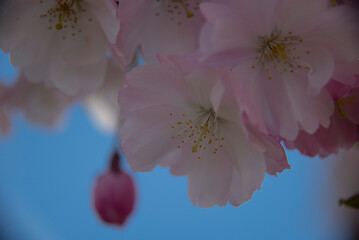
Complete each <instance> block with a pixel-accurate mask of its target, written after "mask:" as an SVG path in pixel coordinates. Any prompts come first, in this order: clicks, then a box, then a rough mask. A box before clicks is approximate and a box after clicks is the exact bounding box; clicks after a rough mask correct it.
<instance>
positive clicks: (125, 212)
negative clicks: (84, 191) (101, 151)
mask: <svg viewBox="0 0 359 240" xmlns="http://www.w3.org/2000/svg"><path fill="white" fill-rule="evenodd" d="M119 160H120V157H119V155H118V153H115V154H114V155H113V157H112V161H111V164H110V169H109V170H108V172H107V173H105V174H103V175H101V176H100V177H99V178H98V179H97V181H96V184H95V188H94V205H95V208H96V211H97V213H98V215H99V216H100V218H101V219H102V220H103V221H104V222H106V223H109V224H115V225H119V226H122V225H123V224H124V223H125V222H126V219H127V218H128V217H129V215H130V214H131V212H132V210H133V208H134V205H135V187H134V184H133V181H132V178H131V176H130V175H128V174H127V173H125V172H123V171H121V170H120V169H119Z"/></svg>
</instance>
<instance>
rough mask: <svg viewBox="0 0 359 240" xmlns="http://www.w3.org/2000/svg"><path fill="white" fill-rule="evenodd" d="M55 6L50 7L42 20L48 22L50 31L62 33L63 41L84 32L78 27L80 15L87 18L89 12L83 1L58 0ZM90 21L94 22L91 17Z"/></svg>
mask: <svg viewBox="0 0 359 240" xmlns="http://www.w3.org/2000/svg"><path fill="white" fill-rule="evenodd" d="M44 2H45V1H44V0H40V4H44ZM55 2H56V3H55V5H53V6H52V7H50V8H49V9H48V10H46V12H45V13H44V14H41V15H40V18H41V19H43V20H47V22H48V24H49V27H48V29H49V30H53V29H55V30H57V31H59V32H62V33H63V35H62V39H63V40H65V39H66V36H67V35H70V36H72V37H75V36H76V34H79V33H81V32H82V29H81V28H80V27H79V26H78V22H79V15H80V14H81V17H86V15H87V11H86V9H85V7H84V6H83V4H81V0H57V1H55ZM47 3H48V2H47ZM87 18H88V21H89V22H92V18H91V16H87Z"/></svg>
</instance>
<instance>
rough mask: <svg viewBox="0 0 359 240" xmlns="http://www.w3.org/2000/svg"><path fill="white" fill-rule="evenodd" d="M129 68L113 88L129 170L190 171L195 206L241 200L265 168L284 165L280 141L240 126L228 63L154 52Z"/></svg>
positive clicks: (272, 171)
mask: <svg viewBox="0 0 359 240" xmlns="http://www.w3.org/2000/svg"><path fill="white" fill-rule="evenodd" d="M160 62H161V63H157V64H147V65H145V66H139V67H136V68H134V69H132V70H131V71H130V72H129V73H127V74H126V76H125V85H124V88H123V89H122V90H121V91H120V94H119V105H120V110H121V116H122V118H123V120H124V123H123V125H122V127H121V128H120V139H121V147H122V150H123V153H124V155H125V156H126V157H127V161H128V163H129V165H130V166H131V168H132V170H134V171H151V170H152V169H153V168H154V167H155V166H156V165H161V166H163V167H170V169H171V173H172V174H174V175H187V176H188V194H189V197H190V200H191V201H192V203H193V204H198V205H199V206H200V207H205V208H207V207H212V206H214V205H216V204H218V205H221V206H222V205H226V203H227V202H228V201H229V202H230V203H231V204H232V205H234V206H239V205H241V204H242V203H243V202H245V201H247V200H249V199H250V198H251V196H252V194H253V192H254V191H255V190H257V189H260V187H261V183H262V181H263V178H264V175H265V172H266V171H267V172H268V173H270V174H275V173H276V172H281V171H283V170H284V169H286V168H289V165H288V163H287V161H286V156H285V153H284V150H283V149H282V147H281V145H280V144H279V142H278V141H276V140H275V139H273V138H270V137H267V136H264V135H262V134H261V133H259V132H258V131H257V130H256V129H255V128H254V127H251V126H248V127H247V125H246V123H245V121H244V120H242V119H241V117H240V114H239V112H238V110H237V108H236V107H235V105H234V103H233V101H232V100H231V98H230V94H228V93H227V90H226V88H225V87H224V85H225V79H226V75H227V74H228V72H229V70H227V69H221V70H218V71H215V70H214V69H212V68H210V67H204V66H201V65H199V64H197V63H194V62H188V61H185V59H182V58H179V57H175V56H169V57H162V56H161V57H160Z"/></svg>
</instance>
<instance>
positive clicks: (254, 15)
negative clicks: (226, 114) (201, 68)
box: [197, 0, 359, 140]
mask: <svg viewBox="0 0 359 240" xmlns="http://www.w3.org/2000/svg"><path fill="white" fill-rule="evenodd" d="M224 2H226V4H225V3H223V4H218V3H202V4H201V6H200V8H201V11H202V13H203V15H204V16H205V18H206V24H205V25H204V27H203V29H202V32H201V37H200V50H199V52H198V53H197V56H199V57H200V59H201V60H202V61H204V62H206V63H209V64H214V65H223V64H227V65H230V66H232V67H233V81H232V87H233V88H234V89H235V91H236V92H237V93H236V94H237V98H238V99H240V101H241V102H242V103H244V111H245V112H246V113H247V115H248V118H249V120H250V121H251V122H252V123H253V124H255V125H256V126H258V128H259V129H260V130H261V131H263V132H264V133H269V134H272V135H280V136H282V137H284V138H286V139H289V140H294V139H295V138H296V136H297V134H298V132H299V131H300V130H304V131H305V132H307V133H309V134H312V133H314V132H315V131H316V130H317V129H318V128H319V127H320V126H323V127H328V126H329V124H330V120H329V119H330V116H331V115H332V113H333V111H334V105H333V103H332V99H331V97H330V95H329V93H328V92H327V90H325V89H323V88H324V86H325V85H326V84H327V83H328V82H329V81H330V79H331V78H334V79H336V80H337V81H339V82H342V83H344V84H346V85H351V84H353V83H354V82H355V78H354V75H355V74H358V72H359V63H358V56H359V44H358V42H359V38H358V36H359V29H358V28H357V25H356V14H355V13H354V12H353V9H352V8H350V7H347V6H344V5H341V6H338V7H335V8H330V7H328V6H329V3H328V1H326V0H325V1H324V0H253V1H243V0H237V1H230V0H228V1H224Z"/></svg>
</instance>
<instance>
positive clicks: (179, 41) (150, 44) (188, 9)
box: [117, 0, 204, 63]
mask: <svg viewBox="0 0 359 240" xmlns="http://www.w3.org/2000/svg"><path fill="white" fill-rule="evenodd" d="M119 2H120V3H119V8H118V16H119V18H120V20H121V30H120V33H119V36H118V41H117V42H118V46H119V47H120V49H121V50H122V52H124V53H125V55H126V58H127V61H128V63H130V62H131V61H132V59H133V57H134V54H135V52H136V49H137V47H139V46H141V50H142V54H143V58H144V60H145V61H146V62H154V61H156V60H157V59H156V53H157V52H161V53H162V54H179V55H183V54H185V53H190V52H193V51H195V50H196V48H197V47H198V35H199V31H200V28H201V26H202V24H203V22H204V20H203V17H202V16H201V13H200V11H199V7H198V5H199V3H200V2H203V0H136V1H134V0H121V1H119Z"/></svg>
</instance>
